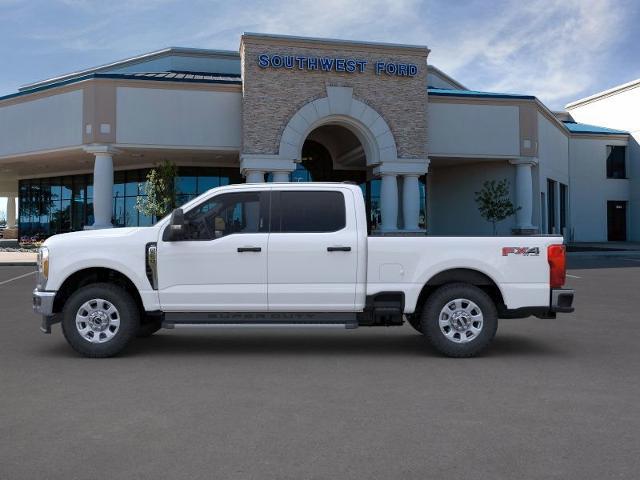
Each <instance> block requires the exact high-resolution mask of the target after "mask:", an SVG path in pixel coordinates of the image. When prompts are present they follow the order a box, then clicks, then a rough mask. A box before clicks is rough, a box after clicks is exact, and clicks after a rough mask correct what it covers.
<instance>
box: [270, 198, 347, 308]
mask: <svg viewBox="0 0 640 480" xmlns="http://www.w3.org/2000/svg"><path fill="white" fill-rule="evenodd" d="M352 196H353V194H352V193H351V192H350V191H349V190H348V189H344V190H339V189H334V190H326V191H321V190H315V189H314V190H312V189H308V190H305V189H303V188H301V189H300V190H293V189H292V190H289V189H283V190H282V191H273V192H272V202H271V219H272V222H271V234H270V235H269V265H268V277H269V294H268V296H269V310H270V311H272V312H286V311H289V312H318V311H320V312H323V311H327V312H329V311H334V312H335V311H354V309H355V290H356V275H357V266H358V242H357V240H358V238H357V226H356V218H355V208H354V206H353V198H352Z"/></svg>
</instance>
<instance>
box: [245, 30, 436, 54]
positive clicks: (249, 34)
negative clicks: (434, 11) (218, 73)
mask: <svg viewBox="0 0 640 480" xmlns="http://www.w3.org/2000/svg"><path fill="white" fill-rule="evenodd" d="M245 38H247V39H251V38H256V39H260V38H261V39H270V40H274V41H281V42H287V41H288V42H291V41H294V42H302V43H319V44H334V45H350V46H359V47H370V48H381V49H394V50H395V49H406V50H416V51H420V52H422V53H426V54H427V55H428V54H429V52H430V51H431V50H429V48H428V47H427V46H426V45H413V44H404V43H387V42H368V41H359V40H341V39H339V38H322V37H301V36H296V35H280V34H275V33H256V32H244V33H243V34H242V37H241V39H240V42H241V43H242V41H243V40H244V39H245Z"/></svg>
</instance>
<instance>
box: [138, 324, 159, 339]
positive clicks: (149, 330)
mask: <svg viewBox="0 0 640 480" xmlns="http://www.w3.org/2000/svg"><path fill="white" fill-rule="evenodd" d="M161 328H162V323H161V322H160V321H159V320H146V321H145V322H143V323H141V324H140V328H138V333H137V334H136V337H138V338H149V337H150V336H151V335H153V334H154V333H156V332H157V331H158V330H160V329H161Z"/></svg>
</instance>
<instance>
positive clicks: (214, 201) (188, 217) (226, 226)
mask: <svg viewBox="0 0 640 480" xmlns="http://www.w3.org/2000/svg"><path fill="white" fill-rule="evenodd" d="M268 195H269V194H268V192H267V191H265V192H255V191H252V192H228V193H220V194H218V195H215V196H213V197H210V198H208V199H207V200H204V201H203V202H202V203H200V204H199V205H197V206H195V207H193V208H191V209H190V210H188V211H186V212H185V215H184V216H185V223H186V230H187V231H186V232H185V235H184V239H183V240H180V241H174V242H167V241H164V240H162V239H160V240H159V241H158V293H159V296H160V304H161V305H162V309H163V310H164V311H173V312H188V311H209V312H213V311H219V312H220V311H221V312H247V311H265V310H266V309H267V242H268V238H269V233H268Z"/></svg>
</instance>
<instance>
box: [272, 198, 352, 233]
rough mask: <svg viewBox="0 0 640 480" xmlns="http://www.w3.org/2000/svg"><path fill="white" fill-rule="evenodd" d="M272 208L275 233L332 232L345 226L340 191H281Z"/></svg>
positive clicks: (342, 200) (344, 214) (342, 199)
mask: <svg viewBox="0 0 640 480" xmlns="http://www.w3.org/2000/svg"><path fill="white" fill-rule="evenodd" d="M276 205H277V203H276ZM275 209H276V210H277V212H276V211H274V220H275V222H274V228H273V231H275V232H282V233H286V232H290V233H302V232H336V231H338V230H342V229H343V228H344V227H345V226H346V212H345V207H344V195H343V194H342V193H340V192H322V191H286V190H285V191H281V192H280V201H279V207H277V206H276V207H275Z"/></svg>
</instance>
